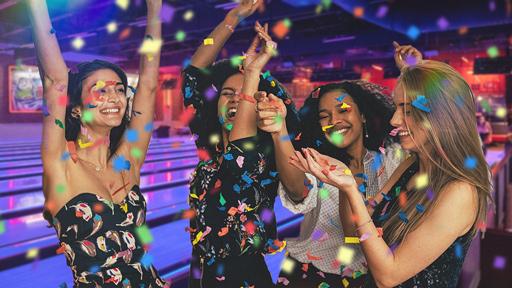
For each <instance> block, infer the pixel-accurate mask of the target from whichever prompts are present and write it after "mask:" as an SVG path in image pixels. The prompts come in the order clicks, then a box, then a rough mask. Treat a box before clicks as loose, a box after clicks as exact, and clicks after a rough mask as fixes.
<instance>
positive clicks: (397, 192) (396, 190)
mask: <svg viewBox="0 0 512 288" xmlns="http://www.w3.org/2000/svg"><path fill="white" fill-rule="evenodd" d="M401 191H402V187H400V186H398V187H396V189H395V196H398V194H400V192H401Z"/></svg>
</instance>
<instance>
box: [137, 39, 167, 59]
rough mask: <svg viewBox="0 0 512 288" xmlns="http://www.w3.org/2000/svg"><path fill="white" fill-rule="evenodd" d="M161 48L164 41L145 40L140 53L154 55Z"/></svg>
mask: <svg viewBox="0 0 512 288" xmlns="http://www.w3.org/2000/svg"><path fill="white" fill-rule="evenodd" d="M161 47H162V39H152V38H144V41H143V42H142V45H141V46H140V48H139V51H138V52H139V54H143V55H153V54H156V53H158V52H159V51H160V48H161Z"/></svg>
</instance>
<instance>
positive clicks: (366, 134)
mask: <svg viewBox="0 0 512 288" xmlns="http://www.w3.org/2000/svg"><path fill="white" fill-rule="evenodd" d="M363 126H364V137H365V138H368V128H366V122H365V123H363Z"/></svg>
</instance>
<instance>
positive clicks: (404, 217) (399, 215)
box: [398, 211, 409, 224]
mask: <svg viewBox="0 0 512 288" xmlns="http://www.w3.org/2000/svg"><path fill="white" fill-rule="evenodd" d="M398 217H400V220H402V221H403V222H404V223H405V224H407V223H409V219H407V215H406V214H405V212H404V211H400V212H399V213H398Z"/></svg>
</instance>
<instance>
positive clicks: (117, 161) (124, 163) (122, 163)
mask: <svg viewBox="0 0 512 288" xmlns="http://www.w3.org/2000/svg"><path fill="white" fill-rule="evenodd" d="M112 163H113V164H114V171H116V172H121V171H122V170H130V167H131V164H130V161H128V160H126V159H125V158H124V157H123V156H117V157H115V158H114V160H113V161H112Z"/></svg>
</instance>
